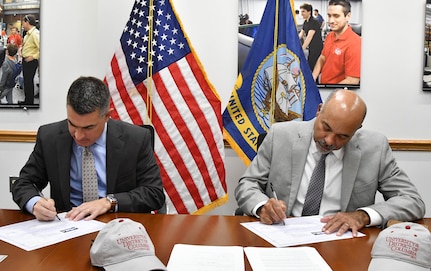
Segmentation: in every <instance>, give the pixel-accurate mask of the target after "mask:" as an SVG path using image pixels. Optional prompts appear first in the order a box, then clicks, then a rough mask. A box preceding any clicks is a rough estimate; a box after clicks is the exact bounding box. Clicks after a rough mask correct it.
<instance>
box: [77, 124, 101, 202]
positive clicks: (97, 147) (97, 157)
mask: <svg viewBox="0 0 431 271" xmlns="http://www.w3.org/2000/svg"><path fill="white" fill-rule="evenodd" d="M106 127H107V124H106V123H105V129H104V130H103V133H102V135H101V136H100V137H99V139H97V140H96V142H95V143H94V144H93V145H91V146H90V151H91V152H92V153H93V156H94V162H95V164H96V172H97V184H98V194H99V198H101V197H105V196H106V129H107V128H106ZM83 149H84V147H82V146H78V145H77V144H76V143H75V141H74V142H73V146H72V157H71V159H70V202H71V204H72V206H79V205H81V204H82V164H81V161H82V151H83Z"/></svg>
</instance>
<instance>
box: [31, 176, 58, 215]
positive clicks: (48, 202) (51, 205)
mask: <svg viewBox="0 0 431 271" xmlns="http://www.w3.org/2000/svg"><path fill="white" fill-rule="evenodd" d="M33 186H34V188H35V189H36V191H37V193H38V194H39V196H40V199H39V200H38V201H37V202H36V203H35V204H34V206H33V215H34V216H35V217H36V219H37V220H41V221H51V220H54V219H55V218H57V219H58V220H59V221H61V219H60V218H59V217H58V214H57V210H56V208H55V202H54V200H53V199H47V198H45V196H44V195H43V193H42V191H41V190H39V188H38V187H37V186H36V184H33Z"/></svg>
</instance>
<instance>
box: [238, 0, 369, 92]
mask: <svg viewBox="0 0 431 271" xmlns="http://www.w3.org/2000/svg"><path fill="white" fill-rule="evenodd" d="M238 1H239V2H238V7H239V11H238V12H239V24H240V25H239V34H238V39H239V42H238V71H240V70H241V67H242V65H243V64H244V61H245V58H246V57H247V55H248V50H249V48H250V47H251V45H252V43H253V37H254V35H255V33H256V31H258V28H259V22H260V19H261V16H262V14H263V11H264V9H265V5H266V0H238ZM348 2H349V3H350V13H349V14H348V15H346V16H345V17H346V19H347V20H348V24H349V25H350V27H351V29H352V30H353V34H351V35H349V38H351V40H347V41H346V40H343V39H339V40H338V39H337V40H336V41H335V42H331V41H330V40H331V39H330V37H331V36H332V35H333V34H331V35H329V34H330V33H331V32H335V31H333V29H336V28H337V24H338V23H341V22H335V23H333V25H332V26H330V25H329V23H328V6H329V0H326V1H321V0H310V1H294V9H295V11H296V12H295V15H296V23H297V31H298V36H299V35H300V33H301V30H303V27H304V18H303V15H304V16H307V14H303V13H302V9H301V6H302V5H304V4H306V3H307V4H310V5H311V6H312V10H313V12H312V15H311V16H310V17H312V19H314V20H320V21H318V22H319V24H320V31H318V32H319V33H318V34H316V36H318V37H319V39H322V43H323V46H324V47H323V48H325V42H326V43H328V45H331V46H328V49H327V52H331V53H330V55H332V57H331V59H338V60H334V62H332V64H333V66H339V67H343V69H344V68H346V69H350V70H349V71H348V72H346V74H347V73H351V74H355V77H356V80H353V81H348V80H347V81H346V80H341V79H339V78H341V75H340V76H339V77H336V78H330V79H325V77H323V78H322V75H321V73H320V75H319V76H318V77H317V80H316V83H317V86H318V88H345V87H347V88H349V89H356V88H359V87H360V69H361V57H362V56H361V43H362V42H361V41H362V0H350V1H348ZM316 10H317V12H316ZM319 15H320V16H319ZM322 19H323V22H322V21H321V20H322ZM308 21H310V19H308ZM304 31H305V30H304ZM307 32H308V33H309V31H308V30H307ZM315 33H317V32H315ZM303 34H304V33H303ZM328 35H329V36H328ZM352 36H353V37H352ZM306 37H307V36H306V35H302V39H301V42H302V44H303V43H304V41H305V40H306ZM328 37H329V39H328ZM348 41H351V42H352V43H353V45H354V49H349V48H352V47H346V46H347V45H346V43H347V42H348ZM349 46H350V45H349ZM358 48H359V51H358ZM310 49H311V46H308V47H307V48H304V53H305V55H306V57H307V59H308V57H309V56H310ZM314 54H316V53H315V52H314ZM346 54H349V55H354V56H355V57H354V58H352V57H350V58H347V57H346ZM345 59H355V60H354V61H350V62H345V61H344V60H345ZM326 61H331V60H330V59H329V57H328V58H327V59H326ZM335 61H337V62H335ZM328 63H331V62H327V63H325V65H327V64H328ZM328 67H329V65H327V67H326V68H325V69H327V68H328ZM310 69H311V71H313V69H314V67H310ZM327 73H328V72H327ZM352 77H353V76H352ZM354 79H355V78H354ZM325 80H326V81H325ZM351 82H354V83H351Z"/></svg>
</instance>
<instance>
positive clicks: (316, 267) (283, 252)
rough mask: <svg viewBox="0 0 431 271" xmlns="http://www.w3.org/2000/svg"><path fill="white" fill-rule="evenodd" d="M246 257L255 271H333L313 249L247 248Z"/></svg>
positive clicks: (245, 249) (245, 250)
mask: <svg viewBox="0 0 431 271" xmlns="http://www.w3.org/2000/svg"><path fill="white" fill-rule="evenodd" d="M244 252H245V255H247V258H248V261H249V262H250V266H251V268H252V269H253V271H264V270H271V271H277V270H279V271H285V270H289V271H304V270H313V271H331V270H332V269H331V268H330V267H329V265H328V264H327V263H326V262H325V260H324V259H323V258H322V256H320V254H319V252H317V250H316V249H315V248H312V247H283V248H275V247H245V248H244Z"/></svg>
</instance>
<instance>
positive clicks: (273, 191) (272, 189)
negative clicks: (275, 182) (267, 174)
mask: <svg viewBox="0 0 431 271" xmlns="http://www.w3.org/2000/svg"><path fill="white" fill-rule="evenodd" d="M270 185H271V191H272V195H273V197H274V199H276V200H278V197H277V193H275V190H274V187H273V186H272V183H270ZM281 224H283V225H286V224H285V223H284V220H281Z"/></svg>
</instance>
